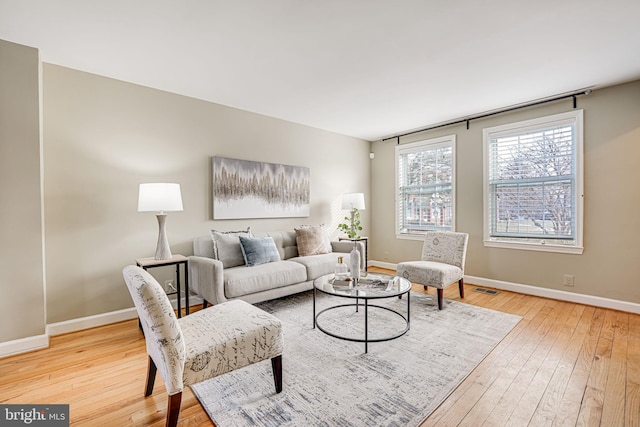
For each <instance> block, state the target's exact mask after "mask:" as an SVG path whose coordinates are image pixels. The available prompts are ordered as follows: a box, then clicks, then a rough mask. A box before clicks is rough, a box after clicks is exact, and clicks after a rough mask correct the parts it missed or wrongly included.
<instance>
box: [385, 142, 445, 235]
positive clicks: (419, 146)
mask: <svg viewBox="0 0 640 427" xmlns="http://www.w3.org/2000/svg"><path fill="white" fill-rule="evenodd" d="M441 147H451V231H455V230H456V135H455V134H454V135H446V136H442V137H438V138H430V139H425V140H420V141H415V142H411V143H407V144H399V145H396V147H395V184H396V187H395V203H394V206H395V225H394V227H395V234H396V238H398V239H408V240H424V235H425V232H426V231H428V230H425V231H422V232H416V231H414V232H409V233H402V232H401V231H400V230H401V228H400V201H401V194H400V175H399V173H400V171H399V163H400V158H401V156H402V154H405V153H408V152H419V151H425V150H428V149H432V150H433V149H437V148H441Z"/></svg>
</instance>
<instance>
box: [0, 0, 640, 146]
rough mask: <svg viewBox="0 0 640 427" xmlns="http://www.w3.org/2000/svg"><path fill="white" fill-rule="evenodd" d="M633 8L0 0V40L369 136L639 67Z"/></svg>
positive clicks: (553, 3)
mask: <svg viewBox="0 0 640 427" xmlns="http://www.w3.org/2000/svg"><path fill="white" fill-rule="evenodd" d="M639 16H640V1H639V0H607V1H604V0H535V1H524V0H522V1H519V0H484V1H477V0H413V1H406V0H405V1H403V0H324V1H318V0H316V1H313V0H226V1H225V0H181V1H178V0H103V1H99V0H56V1H53V0H0V39H4V40H9V41H12V42H16V43H21V44H25V45H28V46H33V47H37V48H39V49H40V53H41V58H42V60H43V61H44V62H47V63H51V64H58V65H62V66H66V67H70V68H74V69H77V70H82V71H87V72H90V73H95V74H99V75H102V76H107V77H112V78H116V79H120V80H124V81H128V82H133V83H137V84H140V85H144V86H149V87H153V88H157V89H162V90H166V91H169V92H174V93H178V94H183V95H187V96H191V97H195V98H199V99H203V100H207V101H211V102H216V103H219V104H223V105H228V106H232V107H236V108H240V109H243V110H247V111H253V112H256V113H261V114H264V115H267V116H271V117H277V118H281V119H285V120H289V121H292V122H297V123H302V124H306V125H309V126H313V127H317V128H321V129H326V130H330V131H334V132H337V133H341V134H345V135H352V136H356V137H359V138H363V139H367V140H376V139H379V138H381V137H385V136H390V135H393V134H396V133H402V132H404V131H408V130H412V129H416V128H420V127H425V126H427V125H431V124H434V123H440V122H443V121H446V120H451V119H455V118H460V117H464V116H468V115H472V114H477V113H480V112H484V111H489V110H493V109H496V108H502V107H506V106H509V105H514V104H518V103H522V102H527V101H531V100H535V99H540V98H544V97H548V96H552V95H556V94H561V93H566V92H569V91H573V90H578V89H582V88H587V87H601V86H606V85H611V84H615V83H618V82H623V81H629V80H633V79H637V78H640V24H639V23H638V17H639Z"/></svg>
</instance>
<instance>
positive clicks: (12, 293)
mask: <svg viewBox="0 0 640 427" xmlns="http://www.w3.org/2000/svg"><path fill="white" fill-rule="evenodd" d="M39 87H40V65H39V56H38V51H37V50H36V49H33V48H30V47H26V46H21V45H17V44H14V43H9V42H6V41H2V40H0V200H1V202H0V236H2V237H1V238H0V241H1V242H2V244H1V245H0V271H2V274H1V275H0V292H1V293H2V297H1V298H0V324H2V328H0V343H1V342H6V341H12V340H17V339H20V338H27V337H32V336H37V335H43V334H44V333H45V302H44V301H45V300H44V271H43V265H44V264H43V242H42V236H43V233H42V191H41V187H42V186H41V173H40V154H41V150H40V147H41V144H40V94H39Z"/></svg>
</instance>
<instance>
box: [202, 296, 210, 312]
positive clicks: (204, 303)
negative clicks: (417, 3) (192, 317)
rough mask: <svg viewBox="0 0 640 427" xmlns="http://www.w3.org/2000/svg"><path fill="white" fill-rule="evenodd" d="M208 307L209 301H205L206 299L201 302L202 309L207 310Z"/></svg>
mask: <svg viewBox="0 0 640 427" xmlns="http://www.w3.org/2000/svg"><path fill="white" fill-rule="evenodd" d="M208 306H209V301H207V300H206V299H203V300H202V309H203V310H204V309H205V308H207V307H208Z"/></svg>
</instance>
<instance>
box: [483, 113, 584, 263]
mask: <svg viewBox="0 0 640 427" xmlns="http://www.w3.org/2000/svg"><path fill="white" fill-rule="evenodd" d="M583 117H584V114H583V110H575V111H570V112H566V113H560V114H554V115H550V116H544V117H539V118H535V119H531V120H524V121H520V122H514V123H508V124H504V125H500V126H493V127H489V128H485V129H483V131H482V139H483V205H484V206H483V231H484V233H483V234H484V236H483V241H484V246H486V247H495V248H507V249H521V250H533V251H543V252H557V253H568V254H582V252H583V250H584V246H583V226H584V221H583V210H584V120H583ZM570 123H571V124H573V125H574V126H575V134H574V137H575V142H574V143H575V146H574V147H573V148H574V153H575V154H574V167H575V171H574V183H575V184H574V188H573V190H574V191H573V198H572V203H573V206H574V207H575V212H574V213H575V219H574V223H573V224H572V226H573V227H575V236H574V237H575V238H574V242H575V243H574V244H573V245H565V244H558V243H557V242H555V241H554V239H544V238H540V239H539V241H537V242H536V241H530V240H529V241H524V240H523V241H514V240H501V239H500V238H499V237H492V236H491V225H492V224H491V221H492V214H491V213H492V210H491V208H492V206H491V200H492V193H491V186H490V182H489V181H490V165H489V162H490V144H491V140H492V139H495V138H497V137H506V136H509V135H520V134H522V133H525V132H534V131H537V130H542V129H549V128H552V127H554V126H558V125H561V124H570ZM514 238H515V239H517V237H511V239H514ZM523 239H525V238H523ZM529 239H531V238H529Z"/></svg>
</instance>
